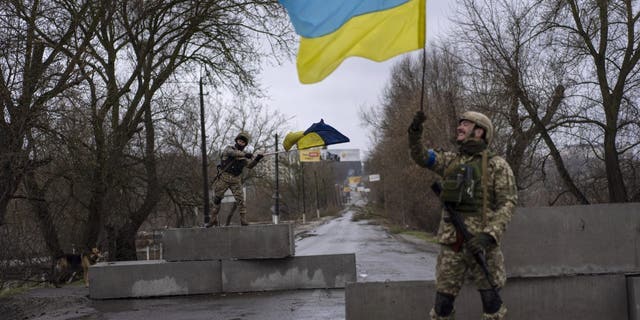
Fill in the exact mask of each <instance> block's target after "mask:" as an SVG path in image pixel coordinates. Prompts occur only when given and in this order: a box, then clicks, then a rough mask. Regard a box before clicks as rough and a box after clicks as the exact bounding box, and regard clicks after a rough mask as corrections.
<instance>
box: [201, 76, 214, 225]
mask: <svg viewBox="0 0 640 320" xmlns="http://www.w3.org/2000/svg"><path fill="white" fill-rule="evenodd" d="M199 84H200V133H201V135H202V139H201V140H202V193H203V199H204V209H203V210H204V223H205V224H207V223H209V221H211V216H210V215H209V214H210V212H209V174H208V170H207V167H208V165H207V135H206V133H205V131H204V93H203V92H202V77H200V83H199Z"/></svg>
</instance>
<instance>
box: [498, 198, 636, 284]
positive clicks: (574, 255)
mask: <svg viewBox="0 0 640 320" xmlns="http://www.w3.org/2000/svg"><path fill="white" fill-rule="evenodd" d="M639 235H640V203H625V204H602V205H588V206H564V207H539V208H518V209H517V211H516V214H515V215H514V217H513V220H512V222H511V223H510V224H509V226H508V229H507V232H506V234H505V237H504V240H503V252H504V256H505V263H506V268H507V273H508V274H509V276H512V277H533V276H536V277H537V276H557V275H568V274H600V273H602V274H607V273H635V272H640V259H638V257H639V256H640V237H639Z"/></svg>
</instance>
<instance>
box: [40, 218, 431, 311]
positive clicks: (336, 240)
mask: <svg viewBox="0 0 640 320" xmlns="http://www.w3.org/2000/svg"><path fill="white" fill-rule="evenodd" d="M352 214H353V213H352V212H351V211H347V212H345V213H344V215H343V216H341V217H339V218H336V219H333V220H329V221H328V222H326V223H325V224H322V225H320V226H317V227H316V228H314V229H311V230H309V231H308V232H306V233H304V234H302V236H300V237H298V238H297V239H296V255H297V256H302V255H316V254H334V253H355V254H356V270H357V271H356V272H357V275H358V281H359V282H363V281H384V280H394V281H396V280H425V279H433V278H434V270H435V262H436V258H435V256H436V254H435V252H432V251H428V247H427V246H421V245H416V244H414V243H410V242H406V241H402V240H398V239H397V238H396V237H394V236H391V235H389V234H388V233H387V232H386V231H385V230H384V228H382V227H381V226H379V225H375V224H372V223H371V222H368V221H358V222H353V221H351V216H352ZM56 290H61V289H40V290H34V292H32V293H29V294H30V295H32V296H33V299H34V301H44V300H47V299H46V296H47V295H54V296H55V295H58V294H60V292H64V291H56ZM62 290H65V289H62ZM66 290H67V292H69V293H68V294H67V296H66V297H65V299H66V300H65V299H59V301H60V302H61V304H64V305H65V307H64V308H62V307H61V308H58V309H56V310H54V311H49V312H44V313H42V314H40V313H38V311H37V309H36V310H33V311H32V313H33V316H32V317H29V318H30V319H41V320H45V319H47V320H51V319H56V320H62V319H101V320H103V319H104V320H106V319H114V320H115V319H119V320H120V319H123V320H127V319H154V320H164V319H166V320H178V319H180V320H181V319H192V320H201V319H202V320H205V319H206V320H218V319H220V320H258V319H260V320H269V319H273V320H276V319H278V320H285V319H292V320H293V319H309V320H321V319H327V320H328V319H332V320H335V319H344V318H345V307H344V301H345V300H344V290H343V289H331V290H325V289H323V290H294V291H282V292H262V293H249V294H227V295H199V296H184V297H166V298H153V299H123V300H89V299H86V297H85V296H86V294H87V291H86V289H84V288H83V289H79V288H78V289H75V290H74V289H66ZM38 295H40V296H38ZM74 295H75V297H74ZM80 301H85V304H84V305H82V304H81V303H80ZM62 302H64V303H62ZM76 303H77V304H78V305H75V306H74V304H76ZM47 309H48V310H49V309H50V308H47Z"/></svg>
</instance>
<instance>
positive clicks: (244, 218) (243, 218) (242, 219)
mask: <svg viewBox="0 0 640 320" xmlns="http://www.w3.org/2000/svg"><path fill="white" fill-rule="evenodd" d="M240 224H241V225H243V226H248V225H249V222H247V214H246V213H241V214H240Z"/></svg>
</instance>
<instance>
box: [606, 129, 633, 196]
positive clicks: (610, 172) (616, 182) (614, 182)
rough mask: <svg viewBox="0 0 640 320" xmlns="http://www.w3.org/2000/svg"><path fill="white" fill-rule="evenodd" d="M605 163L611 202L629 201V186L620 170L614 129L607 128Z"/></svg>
mask: <svg viewBox="0 0 640 320" xmlns="http://www.w3.org/2000/svg"><path fill="white" fill-rule="evenodd" d="M604 163H605V167H606V172H607V184H608V187H609V202H627V201H628V197H627V188H626V187H625V185H624V179H623V177H622V171H621V170H620V159H619V158H618V152H617V150H616V134H615V131H614V130H607V131H605V133H604Z"/></svg>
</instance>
